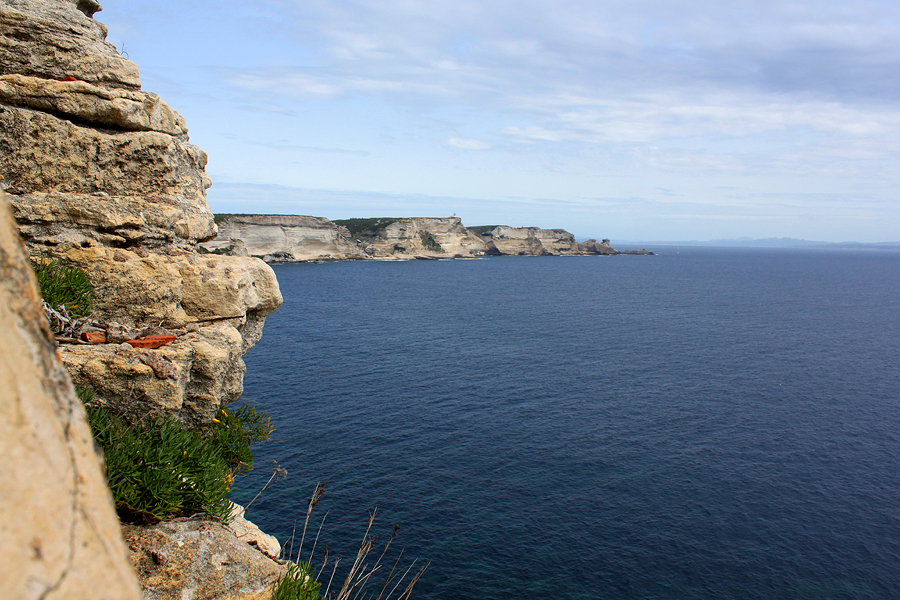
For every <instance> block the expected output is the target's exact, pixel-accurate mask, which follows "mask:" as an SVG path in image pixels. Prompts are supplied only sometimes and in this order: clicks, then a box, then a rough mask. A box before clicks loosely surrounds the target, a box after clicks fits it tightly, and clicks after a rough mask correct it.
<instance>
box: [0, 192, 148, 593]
mask: <svg viewBox="0 0 900 600" xmlns="http://www.w3.org/2000/svg"><path fill="white" fill-rule="evenodd" d="M39 303H40V294H39V292H38V289H37V284H36V282H35V279H34V274H33V273H32V271H31V265H30V264H29V262H28V259H27V256H26V253H25V249H24V247H23V246H22V244H21V242H20V240H19V236H18V233H17V232H16V228H15V224H14V222H13V219H12V215H11V213H10V210H9V205H8V204H7V202H6V199H5V198H4V197H3V193H2V191H0V390H3V392H2V394H0V455H2V456H3V460H2V461H0V481H2V485H0V514H2V515H3V518H2V521H0V564H2V568H0V590H2V591H3V593H2V595H3V597H4V598H34V599H38V598H41V599H46V600H52V599H60V600H62V599H64V598H108V599H114V598H116V599H122V600H125V599H128V600H137V599H138V598H140V590H139V589H138V584H137V579H136V578H135V576H134V573H133V571H132V569H131V568H130V565H129V564H128V561H127V559H126V554H125V546H124V544H123V543H122V539H121V536H120V534H119V523H118V519H117V518H116V513H115V510H114V508H113V504H112V499H111V498H110V495H109V490H108V489H107V488H106V477H105V476H104V474H103V473H102V471H101V467H100V460H99V459H98V457H97V455H96V454H95V453H94V443H93V439H92V437H91V432H90V429H89V428H88V424H87V421H86V419H85V416H84V410H83V409H82V408H81V402H79V400H78V398H76V396H75V391H74V389H73V388H72V383H71V382H70V381H69V378H68V376H67V375H66V372H65V371H64V370H63V368H62V366H61V365H60V364H59V361H58V359H57V357H56V352H55V348H54V345H53V342H52V341H51V339H50V331H49V330H48V329H47V325H46V319H45V317H44V313H43V311H42V310H41V308H40V304H39Z"/></svg>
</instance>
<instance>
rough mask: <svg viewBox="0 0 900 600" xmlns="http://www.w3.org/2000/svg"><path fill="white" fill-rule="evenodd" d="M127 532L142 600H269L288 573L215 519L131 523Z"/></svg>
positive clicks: (285, 568) (131, 558)
mask: <svg viewBox="0 0 900 600" xmlns="http://www.w3.org/2000/svg"><path fill="white" fill-rule="evenodd" d="M122 533H123V535H124V538H125V543H126V544H127V546H128V551H129V558H130V560H131V564H132V565H133V566H134V568H135V570H136V571H137V573H138V575H139V576H140V578H141V583H142V587H143V588H144V596H143V600H182V599H183V598H190V599H191V600H213V599H215V600H264V599H266V598H270V597H271V595H272V587H273V585H274V584H275V582H276V581H277V580H278V578H279V577H280V576H281V575H282V574H284V572H285V571H286V570H287V567H286V566H285V564H283V563H280V562H278V561H275V560H273V559H271V558H269V557H268V556H266V555H265V554H263V553H262V552H260V551H259V550H258V549H257V548H256V547H254V546H252V545H250V544H248V543H247V542H245V541H244V540H243V539H240V538H238V537H237V536H236V535H235V534H234V532H233V531H232V530H231V529H229V528H228V527H226V526H224V525H222V524H221V523H216V522H214V521H201V520H190V519H184V520H176V521H172V522H169V523H159V524H157V525H154V526H149V527H139V526H135V525H126V526H125V527H123V529H122Z"/></svg>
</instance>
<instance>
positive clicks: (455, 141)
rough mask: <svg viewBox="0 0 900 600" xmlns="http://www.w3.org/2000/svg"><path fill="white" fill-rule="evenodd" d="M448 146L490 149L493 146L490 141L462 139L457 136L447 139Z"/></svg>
mask: <svg viewBox="0 0 900 600" xmlns="http://www.w3.org/2000/svg"><path fill="white" fill-rule="evenodd" d="M447 145H448V146H453V147H454V148H459V149H460V150H490V149H491V148H493V147H494V145H493V144H491V143H490V142H483V141H481V140H473V139H463V138H458V137H452V138H450V139H449V140H447Z"/></svg>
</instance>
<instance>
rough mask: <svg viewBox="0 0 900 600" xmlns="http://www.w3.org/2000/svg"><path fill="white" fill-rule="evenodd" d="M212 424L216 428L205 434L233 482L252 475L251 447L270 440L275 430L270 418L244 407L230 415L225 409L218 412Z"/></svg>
mask: <svg viewBox="0 0 900 600" xmlns="http://www.w3.org/2000/svg"><path fill="white" fill-rule="evenodd" d="M214 423H215V424H216V426H212V427H209V428H208V429H207V433H208V435H209V439H210V441H211V442H212V443H213V446H214V447H215V448H217V449H218V451H219V452H220V453H221V455H222V458H224V459H225V462H226V463H227V464H228V468H229V469H230V470H231V476H232V478H234V477H237V476H238V475H241V474H243V473H246V472H248V471H252V470H253V453H252V452H251V451H250V445H251V444H253V443H254V442H262V441H265V440H267V439H269V436H270V435H271V434H272V431H273V430H274V427H272V421H271V420H270V419H269V416H268V415H266V413H264V412H257V411H256V409H255V408H253V407H252V406H250V405H249V404H244V405H243V406H241V407H240V408H238V409H237V410H236V411H232V412H228V411H227V410H226V409H225V408H224V407H223V408H220V409H219V413H218V415H217V416H216V419H215V421H214Z"/></svg>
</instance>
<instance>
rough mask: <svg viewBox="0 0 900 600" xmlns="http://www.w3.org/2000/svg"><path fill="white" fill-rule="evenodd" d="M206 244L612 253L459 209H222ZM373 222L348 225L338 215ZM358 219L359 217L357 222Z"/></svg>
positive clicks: (407, 254)
mask: <svg viewBox="0 0 900 600" xmlns="http://www.w3.org/2000/svg"><path fill="white" fill-rule="evenodd" d="M219 218H220V223H219V234H218V236H217V237H216V238H215V239H213V240H210V241H207V242H203V243H201V244H200V245H201V247H202V248H203V249H205V250H206V251H207V252H213V253H217V254H225V255H243V256H246V255H250V256H257V257H260V258H262V259H263V260H265V261H266V262H271V263H276V262H305V261H323V260H363V259H375V260H408V259H413V258H419V259H421V258H426V259H442V258H473V257H478V256H507V255H512V256H516V255H536V256H541V255H546V256H558V255H578V254H604V255H615V254H618V252H617V251H616V250H615V249H614V248H611V247H610V245H609V240H603V241H601V242H598V241H597V240H588V241H586V242H578V241H576V240H575V236H574V235H572V234H571V233H569V232H568V231H565V230H564V229H540V228H537V227H519V228H513V227H507V226H505V225H501V226H495V227H474V228H471V229H467V228H466V227H465V226H464V225H463V223H462V221H461V220H460V219H459V218H458V217H447V218H427V217H421V218H408V219H364V220H354V219H351V220H349V221H344V222H340V223H335V222H333V221H330V220H328V219H326V218H323V217H305V216H295V215H220V217H219ZM353 221H362V222H371V224H370V225H366V226H365V227H364V228H357V229H355V230H354V231H352V232H351V230H350V229H348V227H347V226H345V225H343V224H342V223H352V222H353ZM357 225H358V224H357Z"/></svg>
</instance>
